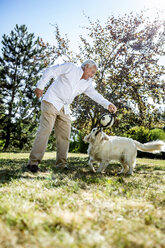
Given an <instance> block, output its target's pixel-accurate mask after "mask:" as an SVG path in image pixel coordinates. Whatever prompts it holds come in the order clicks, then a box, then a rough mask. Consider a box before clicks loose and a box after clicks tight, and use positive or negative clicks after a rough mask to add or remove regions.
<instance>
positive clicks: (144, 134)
mask: <svg viewBox="0 0 165 248" xmlns="http://www.w3.org/2000/svg"><path fill="white" fill-rule="evenodd" d="M125 136H127V137H129V138H132V139H134V140H137V141H139V142H141V143H146V142H148V141H149V129H148V128H145V127H142V126H140V127H139V126H135V127H133V128H131V129H130V130H129V131H128V132H127V133H126V134H125Z"/></svg>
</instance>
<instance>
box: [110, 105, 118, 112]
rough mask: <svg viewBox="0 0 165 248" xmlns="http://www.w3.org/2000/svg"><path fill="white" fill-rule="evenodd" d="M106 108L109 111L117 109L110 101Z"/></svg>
mask: <svg viewBox="0 0 165 248" xmlns="http://www.w3.org/2000/svg"><path fill="white" fill-rule="evenodd" d="M108 110H109V112H113V113H115V112H116V111H117V108H116V106H115V105H114V104H112V103H111V104H109V106H108Z"/></svg>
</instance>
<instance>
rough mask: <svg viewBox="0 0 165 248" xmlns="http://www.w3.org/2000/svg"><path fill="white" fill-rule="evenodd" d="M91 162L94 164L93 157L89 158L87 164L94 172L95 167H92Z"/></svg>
mask: <svg viewBox="0 0 165 248" xmlns="http://www.w3.org/2000/svg"><path fill="white" fill-rule="evenodd" d="M93 164H94V160H93V159H90V160H89V161H88V165H89V166H90V168H91V169H92V171H93V172H96V170H95V168H94V167H93Z"/></svg>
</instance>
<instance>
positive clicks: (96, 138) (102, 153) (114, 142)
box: [84, 128, 165, 175]
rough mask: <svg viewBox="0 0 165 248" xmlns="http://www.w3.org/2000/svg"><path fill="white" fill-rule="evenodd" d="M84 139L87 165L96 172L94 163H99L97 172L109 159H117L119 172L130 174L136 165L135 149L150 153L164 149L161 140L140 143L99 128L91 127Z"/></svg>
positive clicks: (103, 167)
mask: <svg viewBox="0 0 165 248" xmlns="http://www.w3.org/2000/svg"><path fill="white" fill-rule="evenodd" d="M84 141H85V142H88V143H89V147H88V155H89V157H90V159H89V165H90V167H91V169H92V170H93V172H96V171H95V169H94V167H93V165H94V164H95V163H99V164H100V166H99V168H98V170H97V172H103V171H104V170H105V169H106V168H107V166H108V164H109V161H110V160H118V161H119V162H120V163H121V166H122V170H121V171H120V172H119V174H120V173H124V174H126V173H128V174H131V175H132V174H133V168H134V167H135V165H136V156H137V150H140V151H143V152H151V153H159V152H161V151H165V142H164V141H162V140H156V141H152V142H148V143H145V144H141V143H140V142H138V141H136V140H133V139H130V138H125V137H118V136H108V135H106V134H105V133H104V132H103V131H102V129H100V128H93V129H92V131H91V133H90V134H88V135H87V136H85V138H84Z"/></svg>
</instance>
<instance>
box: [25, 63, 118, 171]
mask: <svg viewBox="0 0 165 248" xmlns="http://www.w3.org/2000/svg"><path fill="white" fill-rule="evenodd" d="M96 71H97V66H96V64H95V62H94V61H92V60H87V61H85V62H84V63H83V64H82V65H81V67H78V66H76V65H75V64H73V63H64V64H61V65H56V66H52V67H49V68H48V69H46V70H45V72H44V73H43V76H42V78H41V79H40V81H39V82H38V83H37V88H36V89H35V94H36V96H37V97H38V98H39V97H41V96H42V95H43V90H44V88H45V86H46V84H47V83H48V82H49V80H50V79H51V78H54V79H55V81H54V82H53V83H52V84H51V85H50V87H49V88H48V90H47V91H46V93H45V95H44V97H43V99H42V103H41V117H40V125H39V128H38V131H37V135H36V138H35V141H34V144H33V147H32V150H31V153H30V157H29V162H28V166H27V168H28V169H29V170H30V171H31V172H37V171H38V169H39V168H38V164H39V163H40V162H41V160H42V158H43V156H44V153H45V150H46V147H47V143H48V138H49V136H50V133H51V131H52V129H53V127H54V129H55V135H56V145H57V154H56V167H57V168H67V155H68V149H69V137H70V131H71V117H70V108H69V104H71V103H72V101H73V99H74V98H75V97H76V96H77V95H79V94H81V93H84V94H86V95H87V96H89V97H90V98H91V99H93V100H94V101H95V102H97V103H99V104H101V105H102V106H103V107H104V108H106V109H108V110H109V111H110V112H116V110H117V109H116V107H115V105H113V104H112V103H111V102H109V101H108V100H106V99H105V98H104V97H103V96H102V95H100V94H99V93H98V92H97V91H96V90H95V89H94V87H93V85H92V78H93V76H94V75H95V73H96Z"/></svg>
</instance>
